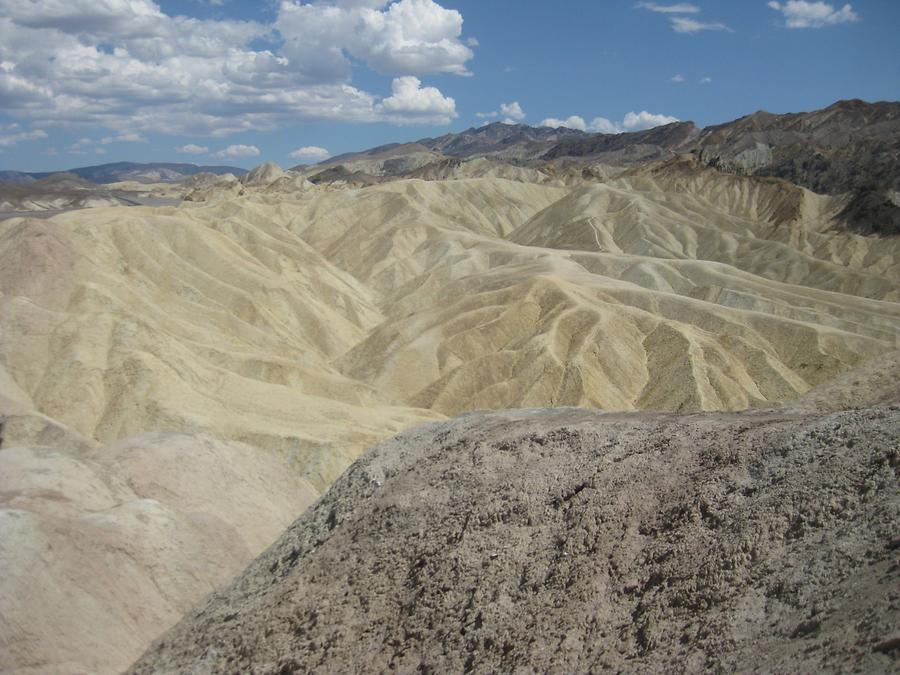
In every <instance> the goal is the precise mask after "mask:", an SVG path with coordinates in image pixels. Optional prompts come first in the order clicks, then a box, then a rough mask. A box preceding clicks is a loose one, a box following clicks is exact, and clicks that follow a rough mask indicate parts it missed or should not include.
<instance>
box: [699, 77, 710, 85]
mask: <svg viewBox="0 0 900 675" xmlns="http://www.w3.org/2000/svg"><path fill="white" fill-rule="evenodd" d="M710 83H712V78H711V77H701V78H700V84H710Z"/></svg>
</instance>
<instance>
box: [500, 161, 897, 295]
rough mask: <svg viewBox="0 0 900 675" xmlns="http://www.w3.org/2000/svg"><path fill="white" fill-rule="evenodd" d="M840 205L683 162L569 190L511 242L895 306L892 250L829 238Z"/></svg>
mask: <svg viewBox="0 0 900 675" xmlns="http://www.w3.org/2000/svg"><path fill="white" fill-rule="evenodd" d="M841 207H842V201H841V200H840V199H835V198H831V197H827V196H822V195H816V194H814V193H811V192H809V191H808V190H805V189H803V188H800V187H797V186H794V185H791V184H789V183H785V182H784V181H779V180H775V179H758V178H747V177H739V176H732V175H728V174H722V173H719V172H717V171H715V170H714V169H709V168H700V167H697V166H696V165H695V164H694V163H693V162H690V161H688V160H676V161H673V162H668V163H666V164H663V165H661V166H657V167H655V168H652V169H642V170H637V171H634V172H632V173H631V175H630V176H628V177H625V178H620V179H617V180H614V181H611V182H610V183H607V184H599V185H591V186H586V187H582V188H579V189H575V190H573V191H572V192H571V193H570V194H569V195H567V196H566V197H565V198H564V199H562V200H560V201H559V202H557V203H555V204H553V205H551V206H550V207H549V208H547V209H545V210H544V211H542V212H541V213H539V214H538V215H537V216H535V217H534V218H533V219H531V220H530V221H529V222H528V223H526V224H524V225H523V226H522V227H521V228H519V229H517V230H516V231H515V232H514V233H513V234H512V235H511V236H510V240H512V241H515V242H517V243H522V244H527V245H532V246H544V247H551V248H559V249H569V250H582V251H603V252H610V253H624V254H628V255H638V256H647V257H653V258H662V259H681V260H709V261H714V262H721V263H726V264H728V265H732V266H734V267H737V268H739V269H742V270H744V271H747V272H751V273H753V274H756V275H759V276H762V277H765V278H767V279H771V280H775V281H782V282H786V283H790V284H797V285H803V286H811V287H814V288H820V289H823V290H830V291H837V292H840V293H849V294H852V295H860V296H863V297H870V298H878V299H886V300H893V301H897V300H900V242H898V241H897V240H896V238H894V239H887V240H885V239H879V238H874V237H862V236H858V235H852V234H847V233H838V232H833V231H829V228H830V226H831V224H832V222H833V218H834V216H835V214H836V213H837V212H838V211H839V210H840V208H841Z"/></svg>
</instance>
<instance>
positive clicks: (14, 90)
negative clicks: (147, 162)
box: [0, 0, 473, 137]
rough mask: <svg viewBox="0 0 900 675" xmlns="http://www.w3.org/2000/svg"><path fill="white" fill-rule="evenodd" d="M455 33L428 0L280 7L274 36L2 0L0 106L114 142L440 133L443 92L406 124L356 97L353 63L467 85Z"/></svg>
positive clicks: (122, 3)
mask: <svg viewBox="0 0 900 675" xmlns="http://www.w3.org/2000/svg"><path fill="white" fill-rule="evenodd" d="M461 31H462V16H461V14H460V13H459V12H457V11H456V10H450V9H446V8H444V7H442V6H440V5H439V4H438V3H436V2H434V1H433V0H396V1H395V2H388V1H387V0H340V1H335V2H314V3H301V2H299V1H298V0H282V2H281V3H280V4H279V5H278V10H277V18H276V19H275V21H274V22H273V23H272V24H269V25H264V24H260V23H256V22H251V21H236V20H230V19H208V20H201V19H195V18H189V17H184V16H170V15H168V14H166V13H165V12H164V11H162V9H160V7H159V5H157V4H156V3H155V2H153V1H152V0H104V1H103V2H97V1H96V0H41V1H40V2H35V1H34V0H0V108H2V109H3V110H4V112H6V113H7V114H10V115H14V116H19V117H22V118H29V119H31V120H32V123H33V124H35V125H40V126H42V127H44V128H47V127H48V126H53V125H56V126H62V125H66V126H76V127H77V126H79V125H81V126H85V127H88V126H102V127H104V128H106V129H109V130H111V131H113V132H116V133H117V134H118V135H126V134H130V133H146V132H150V131H152V132H161V133H170V134H194V135H210V136H214V137H224V136H227V135H229V134H232V133H236V132H241V131H247V130H267V129H273V128H276V127H278V126H279V125H282V124H284V123H288V122H289V123H293V122H297V121H301V120H317V119H328V120H340V121H350V122H377V121H391V122H396V123H400V124H403V123H409V122H422V121H423V120H431V121H430V122H429V123H445V122H447V121H449V120H450V119H453V118H454V117H455V116H456V112H455V109H453V110H448V109H447V107H446V103H447V102H448V101H452V99H449V98H445V97H443V96H442V95H441V94H440V92H438V90H437V89H434V88H433V87H420V89H421V90H422V91H424V92H428V94H427V95H428V96H432V95H431V93H430V92H432V91H433V92H437V94H438V96H437V97H435V96H432V99H433V100H432V103H436V102H437V103H439V104H440V107H441V111H442V112H441V114H440V115H423V114H422V112H421V110H420V109H419V108H418V107H416V106H413V107H411V108H410V110H411V111H412V113H411V115H410V116H406V115H405V114H404V112H403V108H402V106H398V105H396V103H397V101H396V100H394V102H393V103H389V101H391V100H392V99H395V97H396V92H394V93H393V94H392V95H390V96H389V97H388V98H387V99H386V100H384V101H381V102H380V98H381V97H380V96H379V93H378V92H367V91H364V90H361V89H359V88H357V87H354V86H353V84H352V81H351V80H352V68H351V63H352V62H356V63H360V62H361V63H363V64H365V65H366V66H368V67H369V68H371V69H373V70H375V71H377V72H379V73H383V74H387V75H390V76H392V77H394V78H404V77H408V76H416V77H423V76H426V75H431V74H447V73H449V74H457V75H468V74H469V72H468V70H467V68H466V63H467V62H468V61H469V60H470V59H471V58H472V57H473V52H472V50H471V49H470V48H469V46H467V45H466V44H465V42H463V41H462V38H461ZM260 45H264V46H265V47H266V48H260ZM395 81H396V80H395ZM421 96H422V95H420V98H421ZM438 98H439V99H440V101H438ZM379 102H380V103H379ZM111 137H114V135H113V136H111Z"/></svg>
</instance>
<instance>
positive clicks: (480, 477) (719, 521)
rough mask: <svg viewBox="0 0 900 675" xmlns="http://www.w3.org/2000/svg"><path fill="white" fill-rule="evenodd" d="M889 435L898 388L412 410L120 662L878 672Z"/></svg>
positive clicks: (163, 668) (891, 512)
mask: <svg viewBox="0 0 900 675" xmlns="http://www.w3.org/2000/svg"><path fill="white" fill-rule="evenodd" d="M898 439H900V406H897V405H880V406H876V407H870V408H864V409H859V410H852V411H844V412H835V413H821V412H812V411H803V410H801V409H794V410H787V409H785V410H777V411H773V410H767V411H750V412H745V413H737V414H723V413H702V414H694V415H681V416H679V415H674V414H659V413H629V414H603V413H598V412H593V411H587V410H580V409H573V408H568V409H566V408H563V409H553V410H549V409H540V410H521V411H509V412H494V413H476V414H470V415H465V416H463V417H460V418H457V419H455V420H452V421H450V422H441V423H436V424H431V425H427V426H424V427H420V428H418V429H415V430H412V431H409V432H407V433H404V434H401V435H400V436H398V437H396V438H394V439H393V440H391V441H388V442H386V443H383V444H381V445H380V446H377V447H376V448H374V449H373V450H371V451H370V452H369V453H367V454H366V455H365V456H364V457H363V458H361V459H360V460H359V461H357V462H356V463H355V464H354V465H353V466H352V467H351V468H350V469H349V470H348V471H347V472H346V473H345V474H344V475H343V476H342V477H341V478H340V479H339V480H338V481H337V482H336V483H335V484H334V485H333V487H332V488H331V489H330V490H329V492H328V493H327V494H326V495H325V496H324V497H323V498H322V499H320V501H318V502H317V503H316V504H315V505H314V506H313V507H312V508H310V509H309V510H308V511H307V512H306V513H305V514H304V515H303V516H302V517H301V518H300V519H299V520H297V521H296V522H295V523H294V524H293V525H292V526H291V527H290V528H289V529H288V530H287V532H285V533H284V535H283V536H282V537H281V539H280V540H279V541H278V542H277V543H276V544H274V545H273V546H272V547H271V548H270V549H269V550H268V551H266V552H265V553H264V554H263V555H262V556H261V557H259V558H258V559H257V560H256V561H255V562H254V563H253V564H252V565H251V566H250V567H249V568H248V569H247V570H246V571H245V572H244V573H243V575H241V576H240V577H238V578H237V579H236V580H235V581H234V582H233V583H232V584H231V585H230V586H229V587H226V588H224V589H223V590H221V591H219V592H216V593H214V594H213V595H211V596H210V597H209V598H208V599H207V600H206V601H205V602H204V603H202V604H201V605H200V606H198V607H197V608H196V609H195V610H194V611H193V612H192V613H190V614H189V615H187V616H186V617H185V618H184V619H183V620H182V621H181V623H179V624H178V625H177V626H176V627H175V628H174V629H172V630H171V631H170V632H169V633H168V634H166V635H164V636H163V637H162V638H161V639H160V640H158V641H157V642H156V644H155V645H153V646H152V647H151V649H150V650H149V651H148V652H147V653H146V654H145V655H144V656H143V657H142V658H141V660H140V661H138V663H137V664H135V665H134V666H133V669H132V671H131V672H133V673H161V672H192V673H214V672H215V673H218V672H254V673H292V672H310V671H315V672H359V671H366V672H369V671H386V670H397V671H400V672H412V671H421V672H463V671H474V672H491V671H493V672H497V671H499V672H512V671H515V670H517V669H526V670H535V671H548V670H553V671H556V672H576V671H597V670H605V669H613V670H625V671H631V672H635V671H638V672H665V671H701V670H714V671H716V670H724V671H751V670H760V671H762V672H772V671H779V672H795V671H804V672H817V671H818V672H822V671H825V672H839V671H847V670H852V669H858V670H863V671H869V672H872V671H886V670H890V669H892V668H894V667H896V663H897V662H896V658H897V652H898V645H900V626H898V618H900V583H898V582H900V566H898V564H897V555H898V547H900V539H898V537H897V532H898V528H897V524H898V523H900V490H898V481H897V471H898V466H900V440H898Z"/></svg>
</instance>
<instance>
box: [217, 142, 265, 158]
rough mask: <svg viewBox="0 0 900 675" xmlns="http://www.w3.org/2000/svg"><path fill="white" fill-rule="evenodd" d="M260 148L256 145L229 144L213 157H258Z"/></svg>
mask: <svg viewBox="0 0 900 675" xmlns="http://www.w3.org/2000/svg"><path fill="white" fill-rule="evenodd" d="M258 156H259V148H257V147H256V146H255V145H229V146H228V147H227V148H225V149H224V150H219V152H216V153H214V154H213V157H258Z"/></svg>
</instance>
